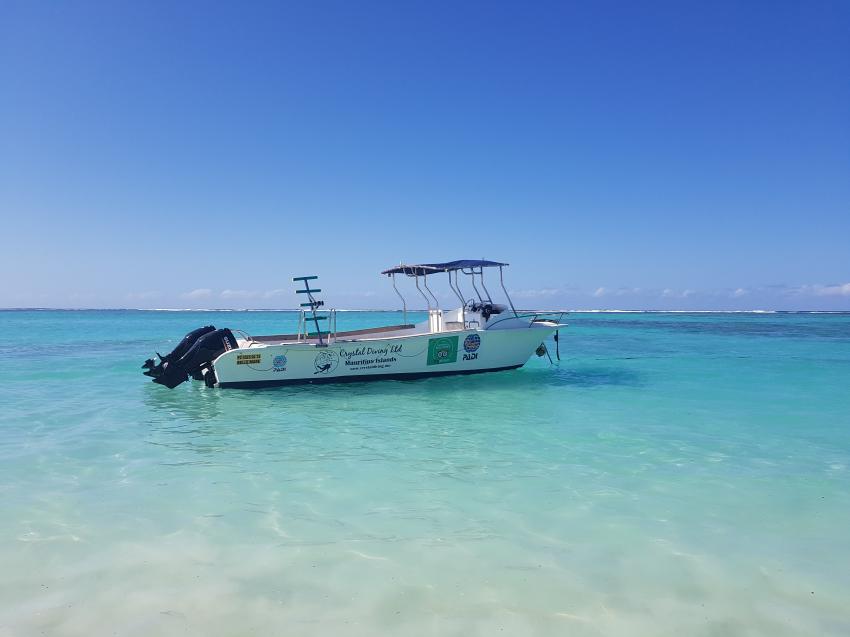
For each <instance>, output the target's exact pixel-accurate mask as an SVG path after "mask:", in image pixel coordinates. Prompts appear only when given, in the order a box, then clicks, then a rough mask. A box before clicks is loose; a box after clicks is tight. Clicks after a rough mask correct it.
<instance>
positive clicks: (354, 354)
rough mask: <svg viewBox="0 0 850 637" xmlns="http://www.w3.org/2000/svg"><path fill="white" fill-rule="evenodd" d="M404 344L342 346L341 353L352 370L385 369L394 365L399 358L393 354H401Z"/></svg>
mask: <svg viewBox="0 0 850 637" xmlns="http://www.w3.org/2000/svg"><path fill="white" fill-rule="evenodd" d="M403 349H404V344H394V345H387V346H385V347H366V346H364V347H355V348H354V349H345V348H341V349H340V350H339V355H340V356H341V357H342V358H343V359H344V362H343V364H344V365H345V366H346V367H347V368H348V369H350V370H353V371H361V370H365V369H383V368H386V367H392V365H393V363H395V362H397V361H398V359H397V358H396V357H395V356H393V354H400V353H401V352H402V350H403Z"/></svg>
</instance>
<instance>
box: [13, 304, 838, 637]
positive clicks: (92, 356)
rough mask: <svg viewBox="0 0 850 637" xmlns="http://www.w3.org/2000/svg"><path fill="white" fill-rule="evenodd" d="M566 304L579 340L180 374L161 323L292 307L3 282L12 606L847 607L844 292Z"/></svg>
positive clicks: (160, 615) (46, 617) (786, 610)
mask: <svg viewBox="0 0 850 637" xmlns="http://www.w3.org/2000/svg"><path fill="white" fill-rule="evenodd" d="M398 319H399V315H398V314H393V313H350V314H345V315H344V316H342V317H341V318H340V329H344V328H349V327H350V328H355V327H363V326H367V325H373V324H375V323H385V324H390V323H397V322H398ZM569 322H570V324H571V326H570V328H569V329H567V330H565V331H564V332H563V333H562V340H561V349H562V357H563V362H562V363H561V365H560V366H554V367H550V366H549V364H548V361H546V360H545V359H536V358H535V359H534V360H532V361H531V362H530V363H529V365H527V366H526V367H525V368H523V369H521V370H517V371H514V372H503V373H499V374H492V375H482V376H472V377H460V378H450V377H449V378H437V379H431V380H424V381H409V382H398V381H385V382H379V383H371V384H349V385H340V386H317V387H310V386H302V387H293V388H280V389H271V390H259V391H239V390H215V389H208V388H205V387H203V386H202V384H200V383H191V384H190V383H187V384H185V385H182V386H180V387H178V388H177V389H175V390H173V391H169V390H167V389H165V388H164V387H161V386H158V385H154V384H153V383H151V382H149V381H148V379H147V378H145V377H144V376H142V375H141V370H140V368H139V366H140V364H141V362H142V361H143V360H144V359H145V358H146V357H147V356H148V355H149V354H150V353H151V352H152V351H153V350H154V349H159V350H160V351H163V353H164V351H166V350H170V349H171V347H173V345H174V344H175V343H176V341H177V340H179V338H180V337H182V335H183V334H184V333H186V332H188V331H189V330H190V329H193V328H195V327H198V326H200V325H202V324H206V323H214V324H216V325H217V326H232V327H239V328H242V329H245V330H246V331H248V332H253V333H263V332H281V331H286V330H287V329H289V328H291V327H292V326H293V325H294V318H293V315H292V314H286V313H275V312H268V313H265V312H244V313H243V312H229V313H200V312H132V311H126V312H125V311H114V312H101V311H85V312H53V311H49V312H48V311H42V312H0V503H2V516H0V540H2V541H0V565H2V577H0V635H7V634H8V635H42V634H46V635H86V636H91V635H99V634H115V635H151V634H156V635H185V634H193V635H194V634H197V635H250V634H256V635H272V634H278V635H283V634H287V635H324V634H344V635H374V634H394V635H423V634H433V635H441V636H442V635H492V634H496V633H500V632H501V633H504V634H511V635H562V634H570V635H653V636H655V635H684V634H687V635H766V634H770V635H772V636H774V637H776V636H782V635H815V634H818V635H821V634H822V635H846V634H850V606H848V604H847V600H848V599H850V539H848V537H849V536H848V529H850V473H848V465H849V464H850V315H825V314H821V315H815V314H790V315H789V314H762V315H754V314H693V315H690V314H575V315H572V316H571V317H570V319H569ZM550 345H551V344H550Z"/></svg>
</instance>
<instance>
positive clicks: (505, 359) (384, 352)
mask: <svg viewBox="0 0 850 637" xmlns="http://www.w3.org/2000/svg"><path fill="white" fill-rule="evenodd" d="M552 332H554V328H552V327H548V326H545V327H544V326H537V325H535V326H532V327H528V328H525V329H505V330H462V331H456V332H443V333H438V334H419V335H411V336H403V337H396V338H383V339H364V340H351V341H337V342H332V343H331V344H329V345H327V346H317V345H315V344H311V343H285V344H280V345H269V344H258V345H254V346H250V347H240V348H239V349H236V350H231V351H228V352H225V353H224V354H222V355H221V356H219V357H218V358H217V359H216V360H215V362H214V364H213V373H214V374H215V377H216V382H217V385H218V386H219V387H230V388H258V387H276V386H281V385H293V384H303V383H317V384H318V383H340V382H353V381H370V380H388V379H395V380H404V379H417V378H427V377H430V376H448V375H456V374H464V375H465V374H480V373H485V372H497V371H505V370H509V369H516V368H518V367H522V366H523V365H524V364H525V363H526V362H527V361H528V359H529V358H530V357H531V355H532V354H533V353H534V350H535V349H536V348H537V347H538V345H540V343H541V342H542V341H544V340H545V339H546V338H547V337H548V336H549V335H551V334H552Z"/></svg>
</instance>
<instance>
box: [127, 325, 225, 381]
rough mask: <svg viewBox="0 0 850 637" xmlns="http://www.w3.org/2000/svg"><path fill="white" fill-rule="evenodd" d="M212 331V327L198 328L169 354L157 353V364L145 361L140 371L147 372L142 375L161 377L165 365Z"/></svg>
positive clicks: (150, 359)
mask: <svg viewBox="0 0 850 637" xmlns="http://www.w3.org/2000/svg"><path fill="white" fill-rule="evenodd" d="M214 331H215V326H213V325H206V326H204V327H199V328H198V329H196V330H192V331H191V332H189V333H188V334H186V336H184V337H183V340H182V341H180V342H179V343H177V347H175V348H174V349H173V350H172V351H171V353H170V354H166V355H165V356H163V355H162V354H160V353H159V352H157V353H156V355H157V356H158V357H159V363H158V364H154V362H153V359H152V358H149V359H148V360H146V361H145V362H144V364H143V365H142V369H146V370H147V371H146V372H142V373H143V374H144V375H145V376H152V377H153V378H156V377H157V376H161V375H162V370H163V367H164V365H165V364H166V363H170V362H172V361H176V360H178V359H179V358H180V357H181V356H183V354H185V353H186V352H188V351H189V348H190V347H192V345H194V344H195V342H197V340H198V339H199V338H201V337H202V336H203V335H204V334H209V333H210V332H214Z"/></svg>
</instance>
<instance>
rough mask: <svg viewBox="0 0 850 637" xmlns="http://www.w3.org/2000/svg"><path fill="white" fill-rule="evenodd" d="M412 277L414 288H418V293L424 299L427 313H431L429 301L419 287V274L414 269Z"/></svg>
mask: <svg viewBox="0 0 850 637" xmlns="http://www.w3.org/2000/svg"><path fill="white" fill-rule="evenodd" d="M413 279H414V281H415V282H416V289H417V290H419V294H421V295H422V298H423V299H425V303H426V305H427V306H428V314H430V313H431V301H430V299H429V298H428V297H427V296H425V293H424V292H423V291H422V288H420V287H419V274H417V273H416V270H414V271H413Z"/></svg>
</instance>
